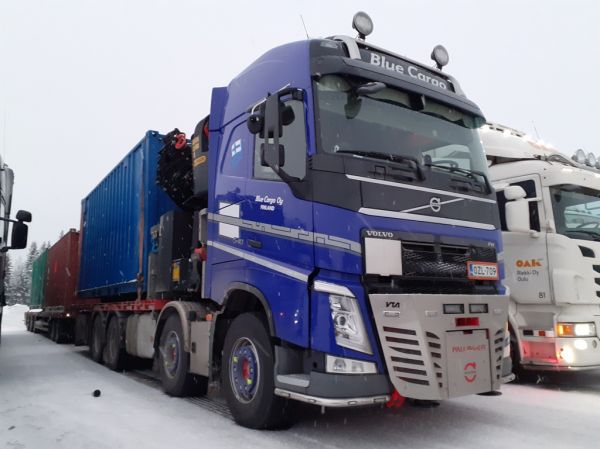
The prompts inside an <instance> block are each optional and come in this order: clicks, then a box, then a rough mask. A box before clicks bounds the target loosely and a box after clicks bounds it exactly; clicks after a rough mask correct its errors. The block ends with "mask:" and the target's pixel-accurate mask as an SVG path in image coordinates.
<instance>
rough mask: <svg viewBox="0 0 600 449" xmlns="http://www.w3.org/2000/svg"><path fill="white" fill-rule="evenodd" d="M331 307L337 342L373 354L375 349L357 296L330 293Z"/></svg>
mask: <svg viewBox="0 0 600 449" xmlns="http://www.w3.org/2000/svg"><path fill="white" fill-rule="evenodd" d="M329 307H330V309H331V320H332V321H333V328H334V331H335V342H336V343H337V344H338V345H340V346H344V347H346V348H350V349H354V350H355V351H360V352H364V353H367V354H372V353H373V351H371V344H370V343H369V338H368V336H367V331H366V329H365V325H364V323H363V320H362V316H361V314H360V308H359V307H358V301H357V300H356V298H352V297H349V296H340V295H329Z"/></svg>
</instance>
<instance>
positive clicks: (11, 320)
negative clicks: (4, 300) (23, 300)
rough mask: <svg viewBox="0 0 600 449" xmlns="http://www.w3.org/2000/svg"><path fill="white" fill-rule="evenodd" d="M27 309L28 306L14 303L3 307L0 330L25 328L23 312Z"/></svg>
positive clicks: (16, 330) (15, 330) (11, 330)
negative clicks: (0, 328) (0, 327)
mask: <svg viewBox="0 0 600 449" xmlns="http://www.w3.org/2000/svg"><path fill="white" fill-rule="evenodd" d="M28 310H29V307H28V306H24V305H23V304H15V305H14V306H7V307H4V311H3V312H2V332H3V333H4V332H20V331H24V330H27V328H26V327H25V322H24V319H25V312H27V311H28Z"/></svg>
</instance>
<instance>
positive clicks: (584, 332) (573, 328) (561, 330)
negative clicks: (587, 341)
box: [556, 323, 596, 337]
mask: <svg viewBox="0 0 600 449" xmlns="http://www.w3.org/2000/svg"><path fill="white" fill-rule="evenodd" d="M556 335H557V336H559V337H594V336H595V335H596V325H595V324H594V323H557V324H556Z"/></svg>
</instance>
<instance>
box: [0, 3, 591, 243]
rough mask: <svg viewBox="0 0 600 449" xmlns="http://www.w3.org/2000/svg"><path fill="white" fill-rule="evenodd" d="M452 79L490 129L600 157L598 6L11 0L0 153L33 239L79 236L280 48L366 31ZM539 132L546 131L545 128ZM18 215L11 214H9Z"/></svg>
mask: <svg viewBox="0 0 600 449" xmlns="http://www.w3.org/2000/svg"><path fill="white" fill-rule="evenodd" d="M361 9H363V10H365V11H366V12H368V13H369V14H370V15H371V17H372V18H373V21H374V24H375V29H374V32H373V34H372V35H371V36H369V37H368V40H369V41H371V42H373V43H375V44H378V45H380V46H382V47H385V48H388V49H390V50H393V51H395V52H397V53H400V54H403V55H406V56H408V57H410V58H413V59H416V60H419V61H423V62H428V63H429V62H430V61H429V55H430V53H431V49H432V48H433V46H434V45H436V44H439V43H441V44H443V45H444V46H446V48H447V49H448V51H449V53H450V64H449V65H448V67H447V68H446V70H447V71H448V72H449V73H451V74H452V75H454V76H455V77H456V78H457V79H458V81H459V82H460V83H461V85H462V88H463V90H464V91H465V92H466V93H467V95H468V96H469V97H470V98H471V99H472V100H474V101H475V102H476V103H478V104H479V106H480V107H481V108H482V110H483V111H484V113H485V115H486V117H487V118H488V120H491V121H495V122H499V123H503V124H506V125H509V126H512V127H514V128H517V129H520V130H523V131H525V132H527V133H528V134H530V135H534V136H535V135H536V132H535V129H537V133H538V134H539V135H540V137H541V138H543V139H544V140H545V141H546V142H550V143H552V144H554V145H555V146H556V147H558V148H559V149H561V150H562V151H564V152H566V153H568V154H571V153H572V151H573V150H574V149H576V148H584V149H586V151H594V152H596V153H597V154H600V148H597V147H598V144H597V142H598V136H597V130H598V129H600V125H599V123H598V120H600V113H598V110H597V109H596V108H595V105H598V103H600V73H599V72H600V70H599V69H600V45H599V44H600V31H599V29H600V2H599V1H594V0H589V1H562V2H559V1H549V0H543V1H542V0H539V1H524V0H521V1H484V0H478V1H467V0H462V1H459V0H454V1H442V0H439V1H424V0H419V1H416V0H411V1H398V0H396V1H375V0H370V1H369V2H359V1H349V0H346V1H339V2H338V1H329V2H326V1H323V0H320V1H281V0H279V1H269V2H267V1H264V2H261V1H254V2H241V1H235V2H234V1H220V2H214V1H211V2H204V1H199V0H196V1H183V0H169V1H157V0H136V1H126V0H102V1H88V0H71V1H66V0H62V1H60V0H56V1H49V0H46V1H42V0H40V1H29V0H0V133H2V135H1V137H0V152H1V153H2V155H3V157H4V159H5V161H6V163H8V165H9V166H10V167H12V168H13V169H14V171H15V178H16V181H15V191H14V199H13V211H16V210H17V209H27V210H30V211H31V212H32V214H33V217H34V221H33V223H32V225H31V230H30V239H31V240H36V241H38V242H39V241H43V240H50V241H52V242H55V241H56V239H57V237H58V234H59V232H60V231H61V230H68V229H69V228H78V227H79V209H80V200H81V198H82V197H84V196H85V195H86V194H87V193H88V192H89V191H90V190H91V189H92V188H93V187H94V186H95V185H96V184H97V183H98V182H99V181H100V180H101V179H102V177H103V176H104V175H105V174H106V173H107V172H108V171H109V170H110V169H111V168H112V167H113V166H114V165H115V164H116V163H117V162H118V161H119V160H120V159H121V158H122V157H123V156H124V155H125V154H126V153H127V152H128V151H129V150H130V149H131V148H132V147H133V145H134V144H135V143H137V141H139V139H140V138H141V137H142V136H143V134H144V132H145V131H146V130H148V129H154V130H158V131H161V132H167V131H170V130H171V129H173V128H174V127H179V128H180V129H181V130H184V131H186V132H187V133H188V134H191V132H192V131H193V127H194V125H195V124H196V122H197V121H198V120H199V119H201V118H202V117H204V116H205V115H206V114H207V113H208V110H209V105H210V95H211V88H212V87H214V86H224V85H227V84H228V83H229V81H230V80H231V79H232V78H233V77H234V76H235V75H236V74H238V73H239V72H240V71H242V70H243V69H244V68H245V67H246V66H247V65H248V64H250V63H251V62H252V61H253V60H254V59H256V58H257V57H259V56H260V55H261V54H262V53H264V52H265V51H267V50H268V49H270V48H272V47H274V46H277V45H280V44H283V43H286V42H290V41H295V40H301V39H305V38H306V35H305V32H304V29H303V27H302V22H301V20H300V14H302V15H303V17H304V21H305V23H306V26H307V28H308V32H309V34H310V36H311V37H323V36H329V35H333V34H349V35H354V34H355V33H354V32H353V30H352V29H351V19H352V16H353V14H354V13H355V12H356V11H358V10H361ZM534 124H535V129H534ZM13 213H14V212H13Z"/></svg>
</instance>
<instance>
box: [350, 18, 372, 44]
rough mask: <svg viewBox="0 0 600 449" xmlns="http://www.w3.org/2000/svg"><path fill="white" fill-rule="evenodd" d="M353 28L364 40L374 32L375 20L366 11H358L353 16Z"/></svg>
mask: <svg viewBox="0 0 600 449" xmlns="http://www.w3.org/2000/svg"><path fill="white" fill-rule="evenodd" d="M352 28H354V29H355V30H356V31H358V38H359V39H363V40H364V38H365V37H367V36H368V35H369V34H371V33H372V32H373V21H372V20H371V18H370V17H369V15H368V14H367V13H366V12H363V11H358V12H357V13H356V14H354V17H353V18H352Z"/></svg>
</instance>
